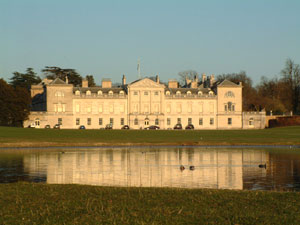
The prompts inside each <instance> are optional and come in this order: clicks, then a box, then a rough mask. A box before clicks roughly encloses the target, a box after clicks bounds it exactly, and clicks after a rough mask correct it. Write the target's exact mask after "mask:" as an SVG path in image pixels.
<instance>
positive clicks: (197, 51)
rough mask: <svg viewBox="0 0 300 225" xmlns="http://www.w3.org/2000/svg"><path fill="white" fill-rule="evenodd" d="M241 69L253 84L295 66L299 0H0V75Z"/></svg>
mask: <svg viewBox="0 0 300 225" xmlns="http://www.w3.org/2000/svg"><path fill="white" fill-rule="evenodd" d="M139 57H140V59H141V73H142V75H143V76H153V75H155V74H157V73H158V74H159V75H160V78H161V80H164V81H167V80H168V79H172V78H178V75H177V74H178V72H180V71H184V70H189V69H192V70H196V71H197V72H199V73H206V74H207V75H210V74H212V73H213V74H215V75H218V74H222V73H232V72H239V71H241V70H244V71H246V72H247V74H248V75H249V76H250V77H251V78H252V80H253V81H254V83H258V82H259V80H260V77H261V76H267V77H269V78H272V77H275V76H276V75H277V76H278V75H279V73H280V70H281V69H282V68H283V67H284V63H285V61H286V59H287V58H288V57H289V58H291V59H292V60H294V61H295V63H298V64H300V1H299V0H285V1H284V0H281V1H279V0H249V1H242V0H223V1H216V0H210V1H201V0H195V1H194V0H185V1H183V0H181V1H177V0H165V1H164V0H151V1H141V0H139V1H137V0H134V1H133V0H132V1H131V0H126V1H125V0H119V1H115V0H107V1H101V0H85V1H83V0H82V1H79V0H51V1H50V0H49V1H46V0H0V77H2V78H4V79H6V80H8V78H10V77H11V76H12V73H13V72H14V71H19V72H25V70H26V68H27V67H32V68H34V70H35V71H36V72H38V74H39V75H41V72H40V71H41V69H42V68H44V67H45V66H59V67H62V68H74V69H76V70H77V71H78V72H79V73H80V74H81V75H83V76H85V75H87V74H92V75H94V77H95V80H96V83H98V84H100V81H101V79H102V78H106V77H110V78H112V80H113V81H114V82H121V77H122V74H125V75H126V76H127V80H128V81H129V82H130V81H133V80H134V79H136V78H137V60H138V58H139Z"/></svg>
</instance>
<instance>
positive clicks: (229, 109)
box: [225, 102, 235, 112]
mask: <svg viewBox="0 0 300 225" xmlns="http://www.w3.org/2000/svg"><path fill="white" fill-rule="evenodd" d="M234 110H235V107H234V105H233V104H232V102H228V103H227V104H226V105H225V111H226V112H227V111H229V112H231V111H232V112H234Z"/></svg>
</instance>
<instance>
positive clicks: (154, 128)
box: [145, 125, 159, 130]
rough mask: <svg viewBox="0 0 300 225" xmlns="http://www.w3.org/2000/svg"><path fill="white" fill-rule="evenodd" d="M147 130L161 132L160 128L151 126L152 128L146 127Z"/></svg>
mask: <svg viewBox="0 0 300 225" xmlns="http://www.w3.org/2000/svg"><path fill="white" fill-rule="evenodd" d="M145 130H159V126H154V125H153V126H150V127H145Z"/></svg>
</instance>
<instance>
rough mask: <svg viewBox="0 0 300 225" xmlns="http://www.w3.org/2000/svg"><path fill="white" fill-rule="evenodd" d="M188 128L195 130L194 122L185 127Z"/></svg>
mask: <svg viewBox="0 0 300 225" xmlns="http://www.w3.org/2000/svg"><path fill="white" fill-rule="evenodd" d="M185 129H186V130H194V125H193V124H189V125H187V126H186V127H185Z"/></svg>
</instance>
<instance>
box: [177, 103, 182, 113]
mask: <svg viewBox="0 0 300 225" xmlns="http://www.w3.org/2000/svg"><path fill="white" fill-rule="evenodd" d="M177 112H178V113H181V104H178V105H177Z"/></svg>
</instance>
